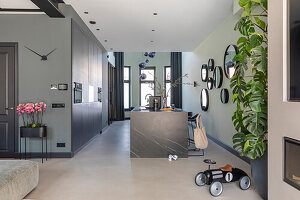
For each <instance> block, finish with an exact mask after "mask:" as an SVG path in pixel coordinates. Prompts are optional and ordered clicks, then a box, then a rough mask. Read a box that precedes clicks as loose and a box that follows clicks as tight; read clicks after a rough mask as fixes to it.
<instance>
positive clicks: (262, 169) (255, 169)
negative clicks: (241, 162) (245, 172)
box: [251, 151, 268, 200]
mask: <svg viewBox="0 0 300 200" xmlns="http://www.w3.org/2000/svg"><path fill="white" fill-rule="evenodd" d="M251 174H252V179H253V184H254V186H255V189H256V191H257V192H258V194H259V195H260V196H261V197H262V198H263V199H265V200H266V199H268V152H267V151H265V153H264V155H263V156H262V157H261V158H258V159H255V160H252V161H251Z"/></svg>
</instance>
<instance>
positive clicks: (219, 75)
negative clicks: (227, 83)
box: [213, 66, 223, 88]
mask: <svg viewBox="0 0 300 200" xmlns="http://www.w3.org/2000/svg"><path fill="white" fill-rule="evenodd" d="M213 77H214V86H215V88H220V87H221V86H222V83H223V70H222V68H221V67H219V66H217V67H215V70H214V76H213Z"/></svg>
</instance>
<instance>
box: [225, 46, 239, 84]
mask: <svg viewBox="0 0 300 200" xmlns="http://www.w3.org/2000/svg"><path fill="white" fill-rule="evenodd" d="M236 54H238V48H237V46H236V45H229V46H228V47H227V48H226V51H225V55H224V73H225V76H226V77H227V78H229V79H231V78H232V77H233V76H234V75H235V72H236V62H235V61H233V58H234V57H235V55H236Z"/></svg>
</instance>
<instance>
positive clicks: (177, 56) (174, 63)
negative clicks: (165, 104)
mask: <svg viewBox="0 0 300 200" xmlns="http://www.w3.org/2000/svg"><path fill="white" fill-rule="evenodd" d="M181 76H182V53H181V52H171V82H172V83H174V82H175V80H176V79H178V78H179V77H181ZM171 104H175V107H176V108H182V85H181V84H179V85H177V87H173V88H172V96H171Z"/></svg>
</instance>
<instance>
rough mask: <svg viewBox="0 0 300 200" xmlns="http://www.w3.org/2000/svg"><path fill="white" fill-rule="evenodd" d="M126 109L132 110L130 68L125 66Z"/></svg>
mask: <svg viewBox="0 0 300 200" xmlns="http://www.w3.org/2000/svg"><path fill="white" fill-rule="evenodd" d="M123 75H124V109H125V110H130V67H129V66H124V73H123Z"/></svg>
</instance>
